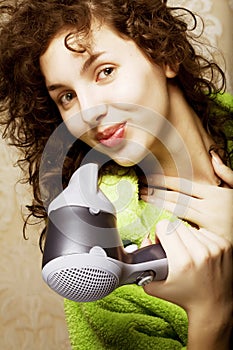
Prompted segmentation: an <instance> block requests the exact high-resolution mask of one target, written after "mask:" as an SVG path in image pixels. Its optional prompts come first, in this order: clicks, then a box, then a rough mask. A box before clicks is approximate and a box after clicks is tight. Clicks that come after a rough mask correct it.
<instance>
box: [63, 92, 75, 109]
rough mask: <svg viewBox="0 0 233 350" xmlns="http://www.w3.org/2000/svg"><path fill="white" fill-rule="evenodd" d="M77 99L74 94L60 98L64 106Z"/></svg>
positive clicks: (68, 93) (69, 93) (70, 93)
mask: <svg viewBox="0 0 233 350" xmlns="http://www.w3.org/2000/svg"><path fill="white" fill-rule="evenodd" d="M74 97H75V94H74V93H73V92H67V93H66V94H64V95H62V96H61V98H60V103H61V104H62V105H63V106H66V105H68V104H69V103H70V102H71V101H72V100H73V99H74Z"/></svg>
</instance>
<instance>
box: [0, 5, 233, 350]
mask: <svg viewBox="0 0 233 350" xmlns="http://www.w3.org/2000/svg"><path fill="white" fill-rule="evenodd" d="M170 3H174V4H175V5H187V6H189V7H190V8H192V9H196V10H197V12H199V13H201V14H202V15H203V16H204V18H205V19H206V21H207V28H206V33H207V36H208V37H211V39H212V43H214V44H215V45H217V46H218V47H219V48H220V49H221V50H222V52H223V53H224V54H225V56H226V63H227V72H228V73H229V74H228V90H229V91H231V92H233V75H232V73H231V68H232V66H233V58H232V25H233V24H232V17H233V0H222V1H219V0H213V1H211V0H203V1H201V0H196V1H195V0H192V1H187V0H180V1H178V0H177V1H175V0H174V1H172V0H170ZM11 152H12V150H10V149H9V147H8V146H6V145H5V143H3V142H0V159H1V167H0V233H1V234H0V252H1V254H0V278H1V282H0V344H1V345H0V348H1V349H2V350H13V349H19V350H29V349H30V350H63V349H64V350H69V349H70V345H69V341H68V335H67V330H66V325H65V321H64V313H63V301H62V298H60V297H59V296H57V295H56V294H55V293H53V292H52V291H50V290H49V289H48V287H47V286H46V285H45V283H44V282H43V281H42V278H41V269H40V265H41V254H40V251H39V249H38V244H37V239H38V228H37V229H35V228H34V229H32V230H31V231H30V239H29V240H28V241H25V240H24V239H23V238H22V224H23V221H22V218H21V207H22V205H23V204H25V203H27V198H28V196H29V195H28V193H27V192H26V189H25V188H23V187H22V186H21V185H17V186H15V183H16V179H17V178H18V177H19V171H18V170H17V169H15V168H13V165H12V164H13V161H12V159H13V158H14V157H15V154H14V155H12V153H11Z"/></svg>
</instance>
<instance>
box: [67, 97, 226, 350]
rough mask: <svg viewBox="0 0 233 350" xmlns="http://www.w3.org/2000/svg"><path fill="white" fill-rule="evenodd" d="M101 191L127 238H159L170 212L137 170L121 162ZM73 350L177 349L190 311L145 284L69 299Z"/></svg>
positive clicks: (181, 346)
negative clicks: (145, 191)
mask: <svg viewBox="0 0 233 350" xmlns="http://www.w3.org/2000/svg"><path fill="white" fill-rule="evenodd" d="M219 101H220V104H223V105H225V106H227V108H229V109H232V106H233V101H232V97H231V95H229V94H225V95H221V96H219ZM100 188H101V190H102V191H103V192H104V193H105V195H106V196H107V197H108V198H109V199H110V200H111V201H112V202H113V203H114V206H115V207H116V209H117V224H118V230H119V233H120V235H121V238H122V239H123V240H124V239H125V240H126V239H128V240H130V241H132V242H133V243H136V244H138V245H140V243H141V241H142V239H143V238H144V237H145V235H146V234H147V233H148V232H150V234H151V237H150V238H151V239H153V238H154V232H155V226H156V224H157V222H158V221H160V220H162V219H164V218H168V219H170V220H173V217H172V215H171V214H170V213H168V212H165V211H162V210H160V209H157V208H155V207H154V206H152V205H150V204H147V203H144V202H143V201H140V200H139V199H138V179H137V176H136V173H135V172H134V170H133V169H128V170H127V172H126V170H125V169H122V168H120V167H118V166H116V167H115V168H114V169H112V170H111V173H108V174H107V175H103V176H102V178H101V184H100ZM64 306H65V315H66V320H67V325H68V330H69V335H70V341H71V346H72V349H73V350H118V349H119V350H131V349H132V350H135V349H137V350H140V349H142V350H147V349H148V350H149V349H150V350H151V349H153V350H176V349H185V348H186V344H187V331H188V320H187V315H186V313H185V311H184V310H183V309H182V308H180V307H178V306H177V305H174V304H172V303H169V302H167V301H164V300H162V299H159V298H155V297H152V296H149V295H147V294H146V293H145V292H144V291H143V288H142V287H139V286H136V285H127V286H123V287H120V288H117V289H116V290H115V291H113V292H112V293H111V294H109V295H108V296H106V297H105V298H103V299H101V300H98V301H95V302H87V303H77V302H74V301H70V300H65V301H64Z"/></svg>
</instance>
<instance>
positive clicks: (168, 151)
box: [153, 85, 219, 185]
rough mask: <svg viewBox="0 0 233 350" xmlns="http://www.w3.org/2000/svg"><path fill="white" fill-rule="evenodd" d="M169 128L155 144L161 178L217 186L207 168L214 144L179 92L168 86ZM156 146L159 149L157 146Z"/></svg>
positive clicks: (209, 167)
mask: <svg viewBox="0 0 233 350" xmlns="http://www.w3.org/2000/svg"><path fill="white" fill-rule="evenodd" d="M169 96H170V101H171V108H170V111H171V112H170V114H169V118H168V120H169V122H170V123H171V124H170V125H171V127H169V128H168V129H169V131H168V133H167V135H165V138H164V140H161V141H158V140H156V145H155V147H154V152H153V153H154V156H155V157H156V159H157V161H158V164H159V165H160V169H162V170H163V173H164V175H168V176H178V177H184V178H189V179H192V180H193V181H197V182H199V183H206V184H212V185H219V178H218V177H217V176H216V175H215V173H214V171H213V167H212V164H211V157H210V155H209V149H210V147H211V146H212V145H213V144H214V142H213V140H212V139H211V137H210V136H209V135H208V134H207V132H206V131H205V129H204V127H203V125H202V123H201V121H200V119H199V118H198V116H197V115H196V113H195V112H194V111H193V110H192V109H191V108H190V106H189V105H188V103H187V102H186V100H185V98H184V96H183V94H182V92H181V91H180V89H179V88H177V87H175V86H173V85H172V86H169ZM158 142H159V145H158Z"/></svg>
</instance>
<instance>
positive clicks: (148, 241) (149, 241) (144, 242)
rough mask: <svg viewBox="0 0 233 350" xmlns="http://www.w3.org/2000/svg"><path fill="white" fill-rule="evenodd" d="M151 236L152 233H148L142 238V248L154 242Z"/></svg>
mask: <svg viewBox="0 0 233 350" xmlns="http://www.w3.org/2000/svg"><path fill="white" fill-rule="evenodd" d="M149 237H150V233H147V234H146V236H145V237H144V238H143V240H142V243H141V248H143V247H146V246H148V245H150V244H152V241H151V239H150V238H149Z"/></svg>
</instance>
